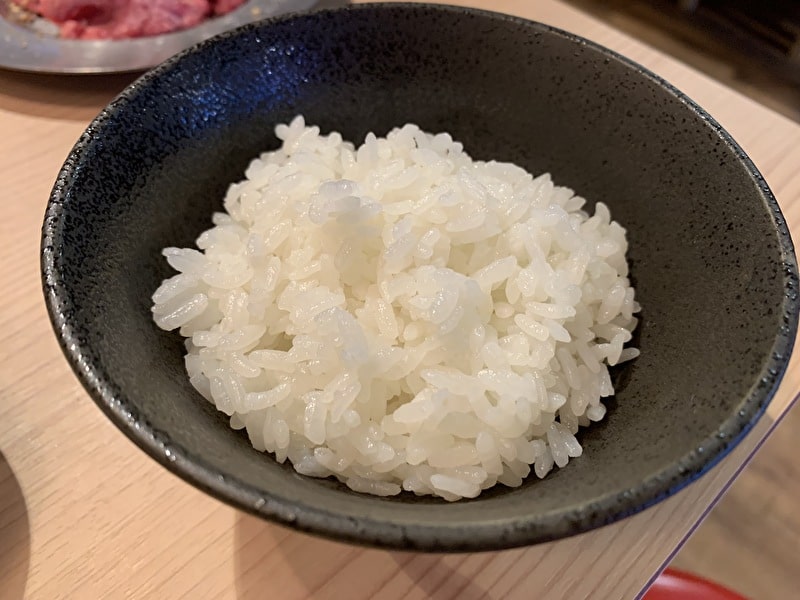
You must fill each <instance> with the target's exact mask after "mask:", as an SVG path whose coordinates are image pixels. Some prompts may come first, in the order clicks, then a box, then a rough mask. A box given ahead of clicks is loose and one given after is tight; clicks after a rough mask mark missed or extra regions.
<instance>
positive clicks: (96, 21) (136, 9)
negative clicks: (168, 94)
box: [13, 0, 244, 40]
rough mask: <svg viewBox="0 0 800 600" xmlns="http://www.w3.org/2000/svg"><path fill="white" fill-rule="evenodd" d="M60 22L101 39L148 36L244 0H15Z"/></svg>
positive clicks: (65, 29)
mask: <svg viewBox="0 0 800 600" xmlns="http://www.w3.org/2000/svg"><path fill="white" fill-rule="evenodd" d="M13 2H14V3H15V4H17V5H18V6H20V7H22V8H24V9H26V10H29V11H31V12H35V13H37V14H39V15H40V16H42V17H44V18H45V19H49V20H50V21H53V22H54V23H56V24H57V25H58V26H59V29H60V31H61V36H62V37H65V38H73V39H85V40H101V39H122V38H134V37H146V36H151V35H160V34H162V33H169V32H172V31H178V30H181V29H188V28H189V27H194V26H196V25H199V24H200V23H202V22H203V21H205V20H206V19H207V18H209V17H213V16H216V15H223V14H225V13H228V12H230V11H232V10H233V9H235V8H237V7H238V6H239V5H241V4H242V3H243V2H244V0H13Z"/></svg>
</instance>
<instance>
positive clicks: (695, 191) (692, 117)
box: [43, 6, 796, 550]
mask: <svg viewBox="0 0 800 600" xmlns="http://www.w3.org/2000/svg"><path fill="white" fill-rule="evenodd" d="M299 113H301V114H303V115H304V116H305V117H306V121H307V122H309V123H312V124H317V125H319V126H320V127H321V128H322V130H323V131H330V130H337V131H340V132H341V133H342V134H343V135H344V137H345V139H350V140H352V141H355V142H360V141H361V140H363V137H364V135H365V134H366V133H367V132H368V131H374V132H376V133H378V134H385V133H386V132H387V131H388V130H389V129H391V128H392V127H394V126H398V125H402V124H404V123H406V122H414V123H417V124H419V125H420V126H421V127H422V128H424V129H427V130H429V131H448V132H450V133H452V134H453V136H454V137H455V138H456V139H458V140H460V141H461V142H463V143H464V146H465V148H466V149H467V151H468V152H469V153H470V154H471V155H472V156H473V157H474V158H477V159H498V160H503V161H513V162H515V163H517V164H519V165H521V166H523V167H525V168H526V169H528V170H529V171H531V172H533V173H540V172H544V171H549V172H551V173H552V175H553V178H554V180H555V181H556V183H558V184H561V185H567V186H569V187H572V188H573V189H575V190H576V191H577V192H578V193H579V194H580V195H582V196H585V197H586V198H588V199H589V201H590V205H592V204H593V203H594V202H596V201H603V202H605V203H606V204H608V205H609V206H610V208H611V212H612V217H613V218H615V219H616V220H618V221H619V222H620V223H621V224H622V225H623V226H624V227H626V228H627V230H628V236H629V243H630V252H629V258H630V263H631V273H632V279H633V281H634V284H635V286H636V291H637V298H638V299H639V301H640V302H641V304H642V306H643V310H642V313H641V317H642V322H641V324H640V326H639V329H638V331H637V336H638V339H637V340H636V343H637V344H638V347H639V348H640V349H641V356H640V358H638V359H636V360H635V361H633V362H632V363H628V364H627V366H624V367H622V368H620V369H618V370H616V372H615V374H614V375H615V379H616V383H617V394H616V397H615V399H614V400H612V401H611V402H610V406H611V410H610V413H609V415H608V417H607V418H606V420H605V421H603V422H602V423H600V424H597V425H595V426H593V427H591V428H590V429H588V430H586V431H584V432H583V433H582V434H581V435H582V437H581V441H582V443H583V445H584V450H585V452H584V456H582V457H581V458H580V459H577V460H574V461H571V462H570V464H569V465H568V466H567V467H566V468H564V469H560V470H556V471H554V472H553V473H551V474H550V475H549V476H548V477H547V478H546V479H544V480H541V481H539V480H536V479H535V478H534V477H532V478H529V480H528V481H527V482H526V483H525V484H524V485H523V486H522V487H520V488H518V489H507V488H503V487H498V488H496V489H494V490H491V491H489V492H487V493H484V494H483V495H481V496H480V497H479V498H478V499H476V500H472V501H461V502H458V503H455V504H448V503H445V502H441V501H434V500H429V499H417V498H414V497H410V498H409V497H405V496H402V497H398V498H390V499H379V498H375V497H370V496H364V495H359V494H356V493H353V492H350V491H348V490H347V489H346V488H344V487H343V486H341V485H339V484H337V483H335V482H332V481H327V480H325V481H320V480H315V479H310V478H306V477H302V476H299V475H297V474H295V473H294V471H293V470H292V469H291V467H290V466H288V465H279V464H277V463H276V462H275V461H274V460H272V459H271V458H270V457H269V456H266V455H264V454H261V453H258V452H256V451H255V450H253V449H252V448H251V447H250V444H249V442H248V440H247V437H246V435H244V434H243V433H241V432H235V431H232V430H231V429H229V427H228V425H227V419H226V418H225V416H224V415H222V414H221V413H218V412H216V410H215V409H214V407H213V406H211V405H210V404H209V403H208V402H206V401H205V400H203V399H202V398H201V397H200V396H199V395H198V394H197V393H196V392H195V391H194V390H193V389H192V387H191V386H190V385H189V383H188V381H187V378H186V376H185V374H184V368H183V360H182V355H183V346H182V341H181V339H180V338H179V336H177V334H169V333H165V332H163V331H160V330H159V329H157V328H156V327H155V325H154V324H153V323H152V321H151V317H150V311H149V308H150V294H151V293H152V292H153V291H154V290H155V289H156V287H157V286H158V284H159V282H160V281H161V280H162V279H163V278H165V277H167V276H170V275H171V274H172V273H171V272H170V270H169V268H168V267H167V265H166V263H165V261H164V260H163V259H162V257H161V255H160V251H161V249H162V248H164V247H165V246H173V245H177V246H189V245H192V244H193V242H194V239H195V238H196V237H197V235H198V234H199V233H200V232H201V231H203V230H204V229H206V228H208V227H209V226H210V216H211V213H212V212H213V211H215V210H220V209H221V206H222V197H223V195H224V192H225V190H226V187H227V185H228V184H229V183H230V182H233V181H236V180H238V179H240V178H241V177H242V173H243V170H244V168H245V167H246V165H247V164H248V162H249V160H250V159H251V158H253V157H255V156H256V155H257V154H258V153H259V152H261V151H264V150H267V149H272V148H275V147H277V145H278V140H277V139H276V138H275V137H274V136H273V133H272V132H273V127H274V126H275V124H276V123H279V122H286V121H288V120H289V119H291V118H292V117H293V116H294V115H296V114H299ZM44 240H45V241H44V245H43V252H44V254H43V264H44V268H45V289H46V296H47V300H48V304H49V308H50V310H51V315H52V316H53V320H54V323H55V326H56V329H57V330H58V333H59V335H60V337H61V340H62V345H63V346H64V348H65V351H66V352H67V354H68V357H69V358H70V360H71V362H72V363H73V366H74V367H75V369H76V370H77V372H78V373H79V375H80V376H81V378H82V380H83V381H84V383H85V385H86V386H87V388H88V389H89V391H90V393H91V394H92V395H93V397H94V398H95V400H97V401H98V403H99V404H100V406H101V407H102V408H103V409H104V410H105V411H106V413H107V414H108V415H109V416H110V417H111V418H112V419H113V420H114V421H115V422H116V423H117V424H118V425H119V426H120V427H121V429H122V430H123V431H124V432H125V433H126V434H127V435H129V436H130V437H131V438H132V439H134V441H136V442H137V443H138V444H139V445H141V446H142V447H143V448H144V449H145V450H146V451H148V452H149V453H150V454H151V455H153V456H154V457H155V458H156V459H158V460H160V461H161V462H162V463H163V464H165V465H166V466H168V467H169V468H171V469H173V470H174V471H176V472H177V473H178V474H180V475H181V476H183V477H185V478H187V479H188V480H189V481H191V482H192V483H194V484H195V485H198V486H199V487H201V488H202V489H205V490H206V491H209V492H211V493H213V494H215V495H217V496H218V497H220V498H222V499H224V500H226V501H229V502H232V503H234V504H236V505H237V506H240V507H242V508H244V509H246V510H250V511H251V512H255V513H259V514H262V515H265V516H268V517H270V518H275V519H278V520H279V521H281V522H284V523H290V524H294V525H295V526H296V527H298V528H300V529H303V530H310V531H315V532H318V533H322V534H326V535H332V536H336V537H339V538H341V539H346V540H351V541H358V542H363V543H373V544H381V545H388V546H396V547H407V548H421V549H427V550H444V549H447V550H462V549H489V548H500V547H506V546H513V545H519V544H524V543H531V542H535V541H543V540H547V539H553V538H557V537H561V536H564V535H568V534H571V533H575V532H578V531H582V530H586V529H589V528H591V527H595V526H599V525H601V524H604V523H607V522H610V521H613V520H615V519H618V518H620V517H622V516H625V515H626V514H630V513H632V512H635V511H637V510H640V509H641V508H643V507H645V506H648V505H650V504H652V503H653V502H656V501H657V500H659V499H660V498H663V497H665V496H666V495H668V494H670V493H672V492H673V491H675V490H676V489H678V488H680V487H681V486H683V485H685V484H686V483H688V482H689V481H691V480H692V479H693V478H695V477H696V476H697V475H699V474H700V473H701V472H703V471H704V470H705V469H707V468H708V467H709V466H710V465H711V464H713V463H714V462H715V461H716V460H717V459H718V458H719V457H720V456H721V455H722V454H723V453H724V452H725V451H726V450H727V449H728V448H729V447H730V446H731V445H732V444H733V443H735V441H737V440H738V438H739V437H740V436H741V435H742V434H743V432H745V431H746V430H747V429H748V428H749V426H750V425H751V424H752V423H753V422H754V420H755V419H756V418H757V417H758V416H759V415H760V414H761V412H762V411H763V409H764V407H765V406H766V403H767V402H768V400H769V398H770V396H771V393H772V391H773V390H774V388H775V387H776V385H777V382H778V381H779V379H780V376H781V375H782V372H783V369H784V367H785V363H786V360H787V359H788V354H789V351H790V349H791V340H792V339H793V337H794V328H795V326H796V312H795V309H796V307H795V303H794V301H793V299H792V298H789V297H787V295H786V294H787V291H788V292H789V293H790V295H791V293H792V291H793V290H794V289H795V287H794V286H795V281H796V266H795V263H794V256H793V253H792V251H791V242H790V240H789V237H788V233H787V232H786V229H785V226H784V225H783V222H782V219H781V217H780V214H779V212H778V209H777V205H776V204H775V202H774V199H773V198H772V196H771V194H770V192H769V190H768V189H767V188H766V186H765V184H764V182H763V181H762V180H761V179H760V176H759V175H758V173H757V172H756V171H755V169H754V168H753V167H752V165H751V164H750V163H749V161H748V160H747V159H746V157H744V155H743V154H742V153H741V151H740V150H739V148H738V147H737V146H736V145H735V144H734V143H733V142H732V141H731V140H730V139H729V137H728V136H727V134H725V133H724V132H722V131H721V130H720V129H719V128H718V127H717V126H716V124H715V123H714V122H713V121H711V120H710V119H709V117H708V116H707V115H705V113H703V112H702V111H700V110H699V109H697V107H695V106H694V105H692V104H691V103H690V102H689V101H687V100H686V99H685V98H684V97H682V96H681V95H680V94H679V93H677V92H676V91H675V90H673V89H671V88H669V87H668V86H665V85H663V84H662V82H660V81H658V80H657V79H656V78H654V77H653V76H652V75H650V74H648V73H646V72H643V71H642V70H640V69H639V68H638V67H636V66H635V65H632V64H630V63H628V62H626V61H624V60H622V59H620V58H619V57H617V56H616V55H614V54H613V53H610V52H609V51H607V50H604V49H601V48H599V47H596V46H594V45H592V44H588V43H586V42H584V41H582V40H580V39H577V38H574V37H572V36H570V35H567V34H564V33H563V32H558V31H554V30H551V29H549V28H547V27H545V26H542V25H538V24H535V23H530V22H525V21H522V20H519V19H514V18H510V17H504V16H499V15H493V14H490V13H483V12H477V11H468V10H464V9H454V8H442V7H438V8H437V7H432V6H381V7H371V6H366V7H358V8H351V9H347V10H342V11H330V12H321V13H316V14H312V15H308V16H300V17H295V18H292V19H288V20H278V21H275V22H265V23H263V24H257V25H254V26H249V27H245V28H244V29H242V30H239V31H238V32H236V33H234V34H231V35H225V36H223V37H221V38H219V39H217V40H216V41H213V42H212V43H206V44H204V45H202V46H201V47H200V48H199V49H197V50H194V51H191V52H189V53H188V54H184V55H182V56H181V57H180V58H178V59H176V60H172V61H170V62H169V63H167V64H166V65H165V66H162V67H161V68H159V69H157V70H156V71H155V72H153V73H151V74H149V75H147V76H145V77H144V78H143V79H142V80H140V81H138V82H137V83H135V84H134V85H133V86H132V87H131V88H130V89H128V90H127V91H126V92H125V93H123V94H122V96H121V97H120V98H119V99H117V100H116V101H115V102H114V103H113V104H112V105H111V106H110V107H109V108H108V109H107V110H106V111H104V113H103V114H102V115H101V116H100V117H99V118H98V120H97V121H96V122H95V123H93V124H92V126H91V127H90V129H89V130H88V131H87V132H86V134H85V135H84V136H83V138H82V139H81V141H80V142H79V143H78V145H77V146H76V149H75V151H74V152H73V154H72V155H71V156H70V158H69V160H68V162H67V164H66V165H65V169H64V171H63V172H62V175H61V177H60V178H59V181H58V183H57V184H56V187H55V189H54V193H53V199H52V201H51V205H50V208H49V210H48V216H47V220H46V222H45V238H44Z"/></svg>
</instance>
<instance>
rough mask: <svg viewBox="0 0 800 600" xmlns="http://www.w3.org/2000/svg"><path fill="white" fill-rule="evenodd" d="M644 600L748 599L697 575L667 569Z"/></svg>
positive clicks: (648, 591)
mask: <svg viewBox="0 0 800 600" xmlns="http://www.w3.org/2000/svg"><path fill="white" fill-rule="evenodd" d="M642 600H747V598H745V597H744V596H742V595H740V594H737V593H736V592H734V591H732V590H729V589H728V588H726V587H722V586H721V585H719V584H718V583H714V582H713V581H708V580H707V579H703V578H701V577H698V576H697V575H692V574H691V573H686V572H684V571H677V570H675V569H667V570H666V571H664V572H663V573H662V574H661V575H659V576H658V579H656V581H655V583H654V584H653V585H652V586H651V587H650V589H649V590H647V593H646V594H645V595H644V598H642Z"/></svg>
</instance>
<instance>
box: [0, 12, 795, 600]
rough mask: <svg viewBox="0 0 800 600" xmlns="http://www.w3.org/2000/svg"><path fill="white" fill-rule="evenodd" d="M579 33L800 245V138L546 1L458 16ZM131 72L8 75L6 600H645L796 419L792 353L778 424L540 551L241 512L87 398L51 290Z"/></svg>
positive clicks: (1, 404) (2, 576) (1, 587)
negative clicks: (431, 541)
mask: <svg viewBox="0 0 800 600" xmlns="http://www.w3.org/2000/svg"><path fill="white" fill-rule="evenodd" d="M454 3H456V4H465V5H473V6H482V7H484V8H493V9H494V10H498V11H503V12H507V13H512V14H517V15H521V16H524V17H528V18H532V19H536V20H540V21H543V22H545V23H549V24H552V25H555V26H557V27H561V28H563V29H566V30H569V31H572V32H575V33H577V34H580V35H583V36H585V37H587V38H589V39H592V40H595V41H597V42H599V43H601V44H603V45H606V46H609V47H611V48H613V49H615V50H617V51H618V52H621V53H622V54H624V55H626V56H629V57H631V58H632V59H634V60H636V61H638V62H640V63H642V64H644V65H645V66H647V67H649V68H650V69H652V70H653V71H655V72H656V73H658V74H659V75H661V76H663V77H665V78H666V79H667V80H669V81H670V82H672V83H673V84H675V85H676V86H678V87H679V88H680V89H682V90H683V91H685V92H686V93H688V94H689V96H691V97H692V98H693V99H695V100H696V101H697V102H698V103H699V104H700V105H701V106H703V107H704V108H706V109H707V110H708V111H709V112H710V113H711V114H712V115H713V116H714V117H715V118H716V119H717V120H719V121H720V122H721V123H722V125H723V126H724V127H726V128H727V129H728V130H729V131H730V132H731V133H732V134H733V136H734V138H735V139H736V140H737V141H738V142H739V143H740V144H741V145H742V146H743V147H744V149H745V151H746V152H748V153H749V154H750V156H751V157H752V158H753V160H754V161H755V163H756V165H757V166H758V167H759V168H760V169H761V171H762V173H763V174H764V175H765V177H766V179H767V181H768V182H769V184H770V186H771V187H772V189H773V191H774V192H775V194H776V196H777V198H778V200H779V202H780V204H781V206H782V208H783V210H784V213H785V215H786V217H787V220H788V222H789V224H790V227H791V229H792V231H793V232H794V236H795V239H800V200H798V195H799V194H800V178H799V177H798V176H797V171H798V169H797V165H798V161H800V127H799V126H798V125H796V124H795V123H793V122H791V121H789V120H787V119H785V118H783V117H781V116H779V115H777V114H776V113H774V112H772V111H770V110H768V109H766V108H764V107H762V106H760V105H758V104H756V103H754V102H752V101H750V100H747V99H746V98H744V97H742V96H740V95H738V94H737V93H735V92H733V91H731V90H730V89H727V88H725V87H723V86H721V85H719V84H717V83H715V82H713V81H711V80H709V79H707V78H706V77H704V76H702V75H700V74H699V73H697V72H696V71H693V70H692V69H690V68H688V67H686V66H685V65H682V64H679V63H677V62H676V61H674V60H672V59H670V58H668V57H666V56H664V55H662V54H660V53H659V52H657V51H655V50H653V49H651V48H648V47H646V46H644V45H643V44H641V43H638V42H636V41H634V40H632V39H631V38H629V37H626V36H625V35H622V34H621V33H619V32H617V31H615V30H612V29H610V28H608V27H606V26H604V25H603V24H601V23H599V22H597V21H596V20H594V19H592V18H590V17H588V16H586V15H584V14H583V13H580V12H578V11H576V10H574V9H572V8H569V7H568V6H566V5H564V4H561V3H559V2H555V1H551V0H536V1H533V0H530V1H528V0H498V1H496V2H490V1H489V0H466V1H463V2H454ZM131 80H132V77H131V76H127V75H125V76H113V77H94V78H91V77H90V78H77V77H75V78H73V77H64V78H61V77H48V76H37V75H25V74H19V73H11V72H0V195H1V197H2V203H3V206H4V207H5V208H4V210H5V211H6V216H5V218H3V219H2V220H0V240H2V256H1V257H0V293H2V299H0V339H1V341H0V453H2V456H0V598H2V599H3V600H17V599H19V598H23V597H24V598H33V599H39V598H47V599H51V598H71V599H73V598H74V599H84V598H86V599H116V598H148V599H149V598H153V599H157V600H168V599H171V598H184V597H186V598H192V599H193V600H200V599H204V598H237V599H239V600H251V599H256V598H275V599H292V598H306V597H313V598H347V599H351V598H352V599H358V598H370V597H373V598H401V597H402V598H436V599H445V598H469V599H476V598H526V599H531V598H537V599H538V598H564V599H569V600H576V599H581V598H592V599H600V598H624V599H628V598H634V597H636V596H637V595H639V594H640V593H641V591H642V590H643V589H644V588H645V587H646V585H647V584H648V582H649V581H650V580H651V578H652V577H653V576H654V575H655V574H656V573H657V572H658V571H659V570H660V569H661V568H662V567H663V566H664V565H665V563H666V562H667V561H668V560H669V558H670V557H671V555H672V554H673V553H674V552H675V551H676V549H677V548H678V547H679V546H680V545H681V543H682V541H683V540H685V539H686V537H687V536H688V535H689V534H690V532H691V531H693V529H694V528H695V527H697V525H698V523H699V521H700V520H701V519H702V517H703V516H704V515H705V514H706V513H707V512H708V511H709V510H710V508H711V507H712V506H713V504H714V503H715V501H716V500H717V499H718V498H719V496H720V495H721V493H723V492H724V490H725V489H726V488H727V486H729V485H730V483H731V482H732V480H733V478H734V477H735V476H736V474H737V473H738V472H739V471H740V470H741V468H742V467H743V466H744V465H745V464H746V463H747V460H748V459H749V457H750V456H751V455H752V453H753V452H754V450H755V449H756V448H757V447H758V446H759V445H760V443H761V442H762V441H763V439H764V438H765V437H766V436H767V435H768V434H769V432H770V430H771V429H772V427H773V426H774V425H775V424H776V423H777V422H778V421H779V420H780V418H781V416H782V415H783V414H784V413H785V412H786V410H787V409H788V408H789V406H790V404H791V402H792V400H793V399H794V397H795V395H796V393H797V391H798V389H800V372H799V371H798V369H797V362H798V353H796V354H795V357H794V359H793V360H792V365H790V368H789V372H788V374H787V376H786V378H785V380H784V383H783V385H782V387H781V389H780V390H779V392H778V394H777V396H776V397H775V399H774V400H773V401H772V403H771V405H770V406H769V409H768V414H767V415H766V416H765V417H764V418H763V419H762V420H761V421H760V422H759V423H758V425H757V426H756V427H755V429H754V430H753V431H752V433H750V434H749V435H748V436H747V438H746V439H745V440H744V441H743V442H742V443H741V444H740V445H739V446H738V447H737V448H736V450H735V451H734V452H733V453H732V454H731V455H730V456H729V457H728V458H726V459H725V460H724V461H722V462H721V463H720V464H719V465H718V466H717V467H716V468H714V469H713V470H712V471H711V472H710V473H708V474H707V475H706V476H704V477H703V478H702V479H701V480H700V481H698V482H697V483H695V484H692V485H691V486H689V487H688V488H687V489H685V490H683V491H682V492H680V493H678V494H677V495H676V496H673V497H672V498H670V499H668V500H667V501H665V502H662V503H661V504H659V505H657V506H656V507H653V508H651V509H649V510H647V511H645V512H643V513H640V514H638V515H636V516H634V517H631V518H629V519H627V520H624V521H623V522H620V523H617V524H615V525H612V526H608V527H605V528H603V529H600V530H597V531H593V532H590V533H587V534H584V535H580V536H577V537H573V538H570V539H566V540H563V541H559V542H555V543H550V544H544V545H539V546H534V547H530V548H524V549H517V550H510V551H503V552H496V553H483V554H461V555H424V554H410V553H400V552H386V551H379V550H369V549H363V548H357V547H353V546H347V545H343V544H338V543H334V542H330V541H325V540H321V539H317V538H313V537H310V536H307V535H303V534H300V533H295V532H293V531H289V530H288V529H284V528H282V527H279V526H276V525H272V524H270V523H266V522H263V521H260V520H258V519H256V518H254V517H251V516H248V515H245V514H242V513H240V512H237V511H236V510H234V509H233V508H230V507H228V506H226V505H223V504H222V503H220V502H218V501H216V500H213V499H211V498H210V497H208V496H206V495H205V494H203V493H202V492H200V491H198V490H196V489H194V488H192V487H190V486H189V485H187V484H185V483H183V481H181V480H180V479H178V478H177V477H175V476H173V475H171V474H169V473H168V472H167V471H166V470H164V469H162V468H161V467H160V466H158V465H157V464H156V463H155V462H154V461H152V460H151V459H150V458H148V457H147V456H145V454H144V453H142V452H141V451H140V450H138V449H137V448H136V447H135V446H134V445H133V444H132V443H131V442H129V441H128V440H127V439H126V438H125V437H124V436H123V435H122V434H121V433H120V432H118V431H117V430H116V429H115V427H114V426H113V425H112V424H111V423H110V422H109V421H108V420H107V419H106V418H105V417H104V416H103V415H102V414H101V412H100V411H99V410H98V409H97V408H96V407H95V405H94V403H93V402H92V401H91V400H90V399H89V398H88V396H87V394H86V393H85V392H84V391H83V389H82V388H81V386H80V385H79V383H78V382H77V380H76V378H75V377H74V376H73V375H72V373H71V371H70V369H69V367H68V366H67V362H66V360H65V359H64V358H63V356H62V354H61V351H60V350H59V348H58V346H57V344H56V340H55V337H54V335H53V333H52V331H51V329H50V325H49V323H48V320H47V316H46V314H45V308H44V303H43V300H42V293H41V291H40V283H39V263H38V253H39V231H40V227H41V222H42V216H43V212H44V209H45V203H46V201H47V197H48V194H49V191H50V188H51V186H52V183H53V181H54V179H55V176H56V173H57V171H58V169H59V167H60V166H61V164H62V162H63V160H64V158H65V156H66V155H67V153H68V152H69V150H70V148H71V147H72V144H73V143H74V142H75V141H76V139H77V138H78V136H79V134H80V133H81V132H82V130H83V129H84V127H85V126H86V125H87V124H88V122H89V120H90V119H91V118H92V117H93V116H94V115H95V114H96V113H97V112H98V111H99V109H100V108H101V107H102V106H103V105H105V104H106V103H107V102H108V101H109V100H110V99H111V98H112V97H113V96H114V95H115V94H116V93H118V92H119V91H120V90H121V89H122V88H123V87H124V86H125V85H126V84H127V83H129V82H130V81H131Z"/></svg>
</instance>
